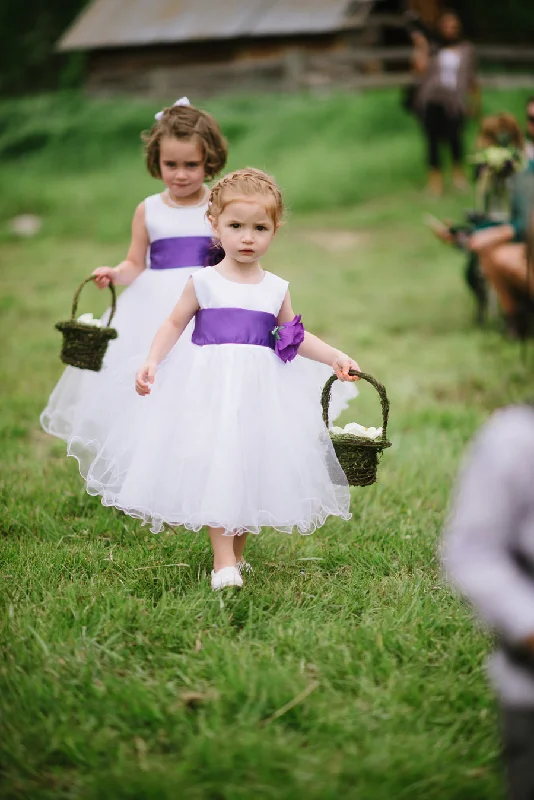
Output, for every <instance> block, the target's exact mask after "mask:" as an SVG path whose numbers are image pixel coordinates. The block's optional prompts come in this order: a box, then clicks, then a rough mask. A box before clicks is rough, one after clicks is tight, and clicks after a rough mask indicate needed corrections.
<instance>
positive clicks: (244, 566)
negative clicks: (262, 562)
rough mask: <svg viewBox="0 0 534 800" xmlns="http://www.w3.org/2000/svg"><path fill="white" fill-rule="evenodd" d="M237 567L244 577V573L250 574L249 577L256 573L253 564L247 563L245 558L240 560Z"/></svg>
mask: <svg viewBox="0 0 534 800" xmlns="http://www.w3.org/2000/svg"><path fill="white" fill-rule="evenodd" d="M236 567H237V569H238V571H239V574H240V575H242V574H243V573H244V572H248V573H249V575H250V573H251V572H254V568H253V566H252V564H249V563H248V561H245V559H244V558H242V559H240V560H239V561H238V562H237V564H236Z"/></svg>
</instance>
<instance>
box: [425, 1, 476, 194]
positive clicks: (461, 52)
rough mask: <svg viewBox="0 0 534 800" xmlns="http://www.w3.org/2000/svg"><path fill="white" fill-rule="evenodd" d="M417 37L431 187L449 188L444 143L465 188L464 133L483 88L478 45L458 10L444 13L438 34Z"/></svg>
mask: <svg viewBox="0 0 534 800" xmlns="http://www.w3.org/2000/svg"><path fill="white" fill-rule="evenodd" d="M411 38H412V41H413V43H414V53H413V57H412V66H413V70H414V72H415V74H416V75H417V77H418V85H417V90H416V94H415V98H414V110H415V111H416V113H417V115H418V116H419V118H420V120H421V124H422V127H423V131H424V134H425V138H426V144H427V163H428V189H429V191H430V193H431V194H433V195H435V196H439V195H441V194H442V192H443V163H442V155H443V154H442V149H444V148H445V149H448V150H449V151H450V153H451V157H452V163H453V183H454V186H455V187H456V188H457V189H459V190H463V189H465V188H466V187H467V181H466V178H465V175H464V171H463V160H464V148H463V135H464V128H465V122H466V118H467V115H468V112H469V105H470V98H471V96H476V95H477V94H478V88H477V82H476V74H475V52H474V48H473V45H472V44H470V43H469V42H467V41H465V40H464V39H463V38H462V26H461V22H460V20H459V18H458V16H457V15H456V14H455V13H454V12H453V11H445V12H443V13H442V15H441V16H440V18H439V21H438V30H437V36H436V39H435V40H432V41H430V40H429V38H428V37H427V36H425V34H424V33H423V32H421V31H417V30H414V31H413V32H412V34H411Z"/></svg>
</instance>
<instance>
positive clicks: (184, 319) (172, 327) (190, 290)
mask: <svg viewBox="0 0 534 800" xmlns="http://www.w3.org/2000/svg"><path fill="white" fill-rule="evenodd" d="M198 309H199V305H198V300H197V296H196V293H195V287H194V284H193V281H192V280H191V279H190V280H189V281H188V282H187V284H186V287H185V289H184V291H183V294H182V296H181V297H180V299H179V300H178V302H177V303H176V305H175V307H174V309H173V310H172V312H171V314H170V316H169V317H168V318H167V319H166V320H165V322H164V323H163V325H162V326H161V327H160V329H159V330H158V332H157V333H156V335H155V337H154V341H153V342H152V346H151V348H150V352H149V354H148V358H147V360H146V361H145V363H144V364H143V366H142V367H141V368H140V369H139V370H138V372H137V375H136V376H135V388H136V391H137V393H138V394H140V395H145V394H150V384H151V383H154V377H155V375H156V370H157V368H158V365H159V364H160V363H161V362H162V361H163V359H164V358H165V356H166V355H168V354H169V353H170V351H171V350H172V348H173V347H174V345H175V344H176V342H177V341H178V339H179V338H180V336H181V335H182V333H183V332H184V330H185V329H186V327H187V325H188V324H189V323H190V322H191V320H192V319H193V317H194V316H195V314H196V312H197V311H198Z"/></svg>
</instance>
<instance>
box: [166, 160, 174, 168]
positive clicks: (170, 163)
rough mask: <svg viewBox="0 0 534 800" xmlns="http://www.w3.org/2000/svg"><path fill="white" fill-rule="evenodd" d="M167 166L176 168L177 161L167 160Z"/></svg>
mask: <svg viewBox="0 0 534 800" xmlns="http://www.w3.org/2000/svg"><path fill="white" fill-rule="evenodd" d="M165 166H166V167H170V168H171V169H174V167H175V166H176V161H166V162H165Z"/></svg>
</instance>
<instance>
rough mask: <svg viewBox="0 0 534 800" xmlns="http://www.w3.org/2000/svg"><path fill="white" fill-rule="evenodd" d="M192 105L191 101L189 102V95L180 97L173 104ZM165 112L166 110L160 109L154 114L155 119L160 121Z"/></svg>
mask: <svg viewBox="0 0 534 800" xmlns="http://www.w3.org/2000/svg"><path fill="white" fill-rule="evenodd" d="M190 105H191V103H190V102H189V98H188V97H180V99H179V100H177V101H176V103H173V106H190ZM164 113H165V112H164V111H158V113H157V114H154V119H157V120H158V122H159V120H160V119H161V118H162V116H163V114H164Z"/></svg>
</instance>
